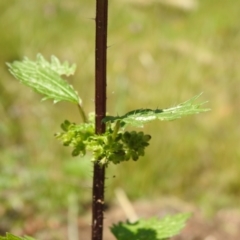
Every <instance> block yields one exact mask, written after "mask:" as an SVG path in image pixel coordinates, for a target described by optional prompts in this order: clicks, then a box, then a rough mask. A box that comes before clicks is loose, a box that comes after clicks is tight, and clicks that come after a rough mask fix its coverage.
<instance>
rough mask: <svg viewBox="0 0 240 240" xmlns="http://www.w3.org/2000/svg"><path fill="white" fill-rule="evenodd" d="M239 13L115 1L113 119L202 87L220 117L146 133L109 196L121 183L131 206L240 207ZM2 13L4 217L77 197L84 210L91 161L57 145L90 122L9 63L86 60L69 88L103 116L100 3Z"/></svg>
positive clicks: (18, 7)
mask: <svg viewBox="0 0 240 240" xmlns="http://www.w3.org/2000/svg"><path fill="white" fill-rule="evenodd" d="M239 7H240V3H238V2H236V1H233V0H229V1H221V2H219V1H215V0H214V1H211V2H209V1H207V0H202V1H199V7H198V8H197V10H196V11H192V12H184V11H183V10H180V9H175V8H172V7H168V6H163V5H161V4H157V3H156V1H155V2H154V3H152V4H148V5H141V4H138V3H131V1H129V2H127V1H125V2H119V1H111V2H110V9H109V40H108V44H109V49H108V112H109V113H111V114H112V115H114V114H119V115H120V114H123V113H124V112H126V111H130V110H132V109H135V108H139V107H143V108H145V107H146V108H148V107H149V108H155V107H159V108H164V107H169V106H171V105H174V104H175V103H178V102H181V101H184V100H186V99H189V98H191V97H192V96H194V95H196V94H198V93H199V92H201V91H203V92H204V95H203V97H202V99H208V100H209V107H210V108H212V111H211V112H208V113H206V114H201V115H198V116H194V117H192V116H191V117H187V118H184V119H182V120H178V121H175V122H169V123H165V122H163V123H157V122H156V123H155V124H151V125H149V126H147V127H146V128H147V130H148V131H149V133H150V134H151V135H152V136H153V139H152V140H151V141H152V144H151V147H149V149H148V151H147V154H146V156H145V157H144V158H143V159H140V160H139V161H140V162H141V163H139V164H134V163H130V162H129V163H125V164H123V165H121V166H118V169H117V170H116V168H115V167H114V166H110V167H109V169H108V171H107V174H108V179H109V180H107V184H108V187H107V192H106V194H107V197H106V199H113V198H114V195H113V192H114V189H115V188H116V187H122V188H124V190H126V192H127V194H128V195H129V196H130V197H131V198H132V199H134V198H153V197H161V196H163V195H175V196H177V197H180V198H182V199H185V200H187V201H193V202H195V203H197V204H199V205H201V206H202V207H204V208H206V209H210V210H212V209H219V208H222V207H229V206H231V207H234V206H238V204H239V203H238V199H239V194H240V191H239V189H240V182H239V181H238V176H239V174H240V173H239V171H240V170H239V169H240V166H239V165H240V163H239V158H240V150H239V148H238V143H239V136H240V127H239V119H238V116H239V111H240V109H239V107H238V105H239V98H240V97H239V79H240V70H239V67H238V63H239V62H240V61H239V60H240V59H239V58H240V55H239V54H238V53H239V51H240V30H239V29H240V24H239V21H238V15H239V13H238V11H237V9H239ZM0 9H1V10H0V11H1V13H0V31H1V36H2V37H1V39H0V48H1V56H0V73H1V81H0V93H1V94H0V101H1V106H0V116H1V122H0V134H1V136H2V138H1V140H0V154H1V163H0V166H1V177H0V182H1V184H0V189H1V193H2V194H1V196H0V199H1V202H4V204H3V205H2V206H1V209H0V213H1V214H2V216H8V215H9V214H8V213H9V211H11V210H12V209H13V210H14V211H16V212H26V215H27V214H30V213H31V214H33V213H34V214H35V213H36V212H37V211H38V210H39V211H44V210H46V211H45V214H49V213H51V214H52V213H54V214H57V211H61V209H67V208H68V199H69V196H71V195H72V194H73V193H75V192H76V193H77V194H78V201H79V202H81V203H82V204H84V203H86V202H88V201H89V200H90V193H91V189H90V188H91V175H92V170H91V165H90V164H88V162H87V160H84V159H80V158H71V157H69V154H70V152H69V151H68V150H67V149H62V146H61V145H60V144H59V143H58V142H57V141H55V139H54V138H53V134H54V133H55V132H57V131H58V130H59V128H60V127H59V125H60V123H61V121H62V120H63V116H64V115H65V114H66V115H67V116H68V118H69V119H72V120H73V121H76V122H78V121H79V119H78V118H76V116H77V109H69V105H68V104H62V103H59V104H57V105H55V106H54V105H53V104H52V103H51V102H50V101H49V102H44V103H40V97H39V96H37V95H35V94H34V93H32V92H31V91H30V90H29V89H27V88H25V87H24V86H21V85H19V84H18V82H16V81H15V80H14V79H13V78H12V77H11V76H10V74H9V73H8V72H7V68H6V66H5V62H10V61H13V60H17V59H21V58H22V57H23V56H28V57H30V58H35V56H36V54H37V53H38V52H41V53H42V54H43V55H44V56H46V57H48V56H50V55H51V54H54V55H56V56H58V57H59V58H60V59H62V60H68V61H70V62H76V63H77V66H78V69H77V72H76V75H75V77H74V78H70V79H69V81H70V82H71V83H72V84H73V85H74V86H75V87H76V88H77V89H79V94H80V96H81V97H82V99H83V101H84V105H85V108H86V109H87V111H88V110H90V111H91V110H94V103H93V100H94V85H93V84H94V39H95V37H94V31H95V30H94V26H95V25H94V21H93V20H92V18H94V16H95V12H94V11H95V2H94V1H87V0H84V1H81V3H80V2H79V1H76V0H71V1H68V2H63V1H62V2H60V1H57V0H55V1H47V0H43V1H41V2H26V1H23V0H18V1H11V3H8V2H3V1H2V2H1V3H0ZM146 132H147V131H146ZM113 176H116V177H113ZM26 206H28V207H26ZM28 208H30V210H29V212H30V213H28V211H27V210H26V209H28ZM50 210H51V211H50ZM6 224H7V223H6Z"/></svg>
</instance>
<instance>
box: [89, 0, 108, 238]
mask: <svg viewBox="0 0 240 240" xmlns="http://www.w3.org/2000/svg"><path fill="white" fill-rule="evenodd" d="M107 15H108V0H97V1H96V43H95V44H96V47H95V126H96V134H102V133H104V132H105V124H104V123H103V122H102V119H103V118H104V117H105V115H106V86H107V84H106V58H107ZM99 160H100V159H99ZM104 181H105V167H104V166H100V165H99V164H98V163H95V164H94V170H93V195H92V240H102V239H103V211H104Z"/></svg>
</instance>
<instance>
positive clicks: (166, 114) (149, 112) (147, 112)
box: [103, 94, 210, 127]
mask: <svg viewBox="0 0 240 240" xmlns="http://www.w3.org/2000/svg"><path fill="white" fill-rule="evenodd" d="M200 96H201V94H199V95H197V96H195V97H193V98H191V99H189V100H188V101H186V102H183V103H181V104H179V105H177V106H175V107H171V108H166V109H155V110H153V109H137V110H133V111H130V112H128V113H126V114H125V115H123V116H117V117H114V116H107V117H105V118H104V119H103V122H105V123H107V122H116V121H120V123H121V125H122V126H123V125H132V126H135V127H142V126H143V125H144V123H147V122H150V121H153V120H156V119H158V120H161V121H171V120H175V119H178V118H181V117H182V116H185V115H192V114H198V113H201V112H206V111H209V110H210V109H208V108H201V106H202V105H203V104H205V103H206V102H203V103H199V104H194V101H195V100H196V99H197V98H199V97H200Z"/></svg>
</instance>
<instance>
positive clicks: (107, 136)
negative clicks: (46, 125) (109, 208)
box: [0, 0, 209, 240]
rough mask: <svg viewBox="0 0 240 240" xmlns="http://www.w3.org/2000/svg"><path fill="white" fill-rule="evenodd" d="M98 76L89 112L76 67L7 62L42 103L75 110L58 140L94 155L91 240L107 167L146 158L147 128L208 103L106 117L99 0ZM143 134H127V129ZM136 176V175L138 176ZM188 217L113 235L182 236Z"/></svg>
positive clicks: (125, 239)
mask: <svg viewBox="0 0 240 240" xmlns="http://www.w3.org/2000/svg"><path fill="white" fill-rule="evenodd" d="M96 9H97V11H96V13H97V14H96V58H95V59H96V61H95V65H96V74H95V76H96V77H95V85H96V89H95V113H89V114H86V113H85V110H84V108H83V104H82V100H81V98H80V97H79V95H78V92H77V91H76V90H75V89H74V87H73V86H72V85H70V84H69V83H68V82H67V81H66V80H64V78H62V76H63V75H65V76H69V75H73V74H74V72H75V69H76V65H75V64H74V65H70V64H69V63H68V62H64V63H61V62H60V61H59V59H58V58H56V57H54V56H52V57H51V61H50V62H48V61H47V60H46V59H45V58H44V57H43V56H42V55H41V54H38V55H37V57H36V60H35V61H31V60H30V59H28V58H26V57H25V58H24V59H23V60H22V61H14V62H13V63H7V66H8V67H9V71H10V72H11V74H12V75H13V76H14V77H15V78H16V79H18V80H19V81H20V82H21V83H23V84H24V85H27V86H28V87H30V88H32V89H33V90H34V91H36V92H38V93H40V94H42V95H44V98H43V100H47V99H52V100H53V102H54V103H57V102H60V101H67V102H70V103H72V104H74V105H76V106H77V108H78V110H79V114H80V116H81V118H82V122H81V123H73V122H71V121H70V120H64V121H63V123H62V124H61V132H59V133H56V134H55V137H56V139H58V140H59V141H60V142H61V143H62V144H63V145H64V146H69V147H71V148H72V156H80V157H81V156H84V155H85V154H86V153H87V152H91V153H92V159H91V161H92V163H93V167H94V176H93V195H92V212H93V214H92V240H102V239H103V236H102V231H103V211H104V180H105V169H106V168H107V166H108V165H109V164H120V163H122V162H124V161H130V160H133V161H137V160H138V159H139V157H141V156H144V154H145V149H146V147H147V146H149V143H150V140H151V136H150V135H149V134H146V133H144V132H143V131H142V129H143V126H144V124H146V123H148V122H151V121H154V120H161V121H170V120H174V119H178V118H181V117H182V116H185V115H191V114H197V113H200V112H206V111H208V110H209V109H206V108H202V105H203V104H204V103H205V102H204V103H195V101H196V99H197V98H198V97H199V96H200V95H201V94H199V95H197V96H195V97H193V98H192V99H190V100H188V101H185V102H183V103H181V104H179V105H177V106H174V107H171V108H166V109H141V108H140V109H136V110H133V111H130V112H128V113H126V114H124V115H122V116H110V115H108V116H106V49H107V45H106V43H107V0H104V1H103V0H98V1H97V6H96ZM128 126H132V127H136V128H139V127H141V128H142V129H141V131H128V130H127V127H128ZM136 174H137V173H136ZM189 217H190V214H189V213H184V214H177V215H174V216H167V217H166V218H164V219H158V218H156V217H153V218H151V219H147V220H145V219H142V220H141V219H140V220H138V221H136V222H135V223H130V222H129V221H126V222H125V223H123V222H120V223H118V224H114V225H113V226H112V227H111V232H112V233H113V235H114V236H115V237H116V239H118V240H130V239H131V240H134V239H136V240H137V239H139V240H140V239H146V240H147V239H151V240H163V239H169V238H170V237H172V236H174V235H176V234H178V233H179V232H180V230H181V229H182V228H183V227H184V225H185V222H186V221H187V219H188V218H189ZM1 239H8V240H18V239H22V240H23V239H26V240H31V239H33V238H31V237H17V236H14V235H12V234H10V233H7V234H6V236H4V237H0V240H1Z"/></svg>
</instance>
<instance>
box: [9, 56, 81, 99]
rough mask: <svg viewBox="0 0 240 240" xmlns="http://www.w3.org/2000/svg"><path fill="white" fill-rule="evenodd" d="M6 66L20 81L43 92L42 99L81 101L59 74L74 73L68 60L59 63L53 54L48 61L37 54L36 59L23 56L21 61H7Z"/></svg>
mask: <svg viewBox="0 0 240 240" xmlns="http://www.w3.org/2000/svg"><path fill="white" fill-rule="evenodd" d="M7 66H8V67H9V71H10V72H11V74H12V75H13V76H14V77H15V78H17V79H18V80H19V81H20V82H22V83H23V84H25V85H27V86H29V87H31V88H32V89H34V91H36V92H38V93H41V94H43V95H44V96H45V97H44V98H43V99H42V100H46V99H53V101H54V103H57V102H59V101H68V102H73V103H76V104H78V103H80V102H81V99H80V98H79V96H78V93H77V92H76V91H75V90H74V88H73V87H72V86H71V85H70V84H68V83H67V82H66V81H65V80H64V79H62V78H61V75H67V76H69V75H71V74H74V71H75V69H76V66H75V65H72V66H69V64H68V62H64V63H63V64H61V63H60V61H59V60H58V59H57V58H56V57H54V56H52V58H51V62H48V61H46V60H45V59H44V57H43V56H42V55H41V54H38V55H37V59H36V61H31V60H29V59H28V58H26V57H25V58H24V59H23V61H14V62H13V63H7Z"/></svg>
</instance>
